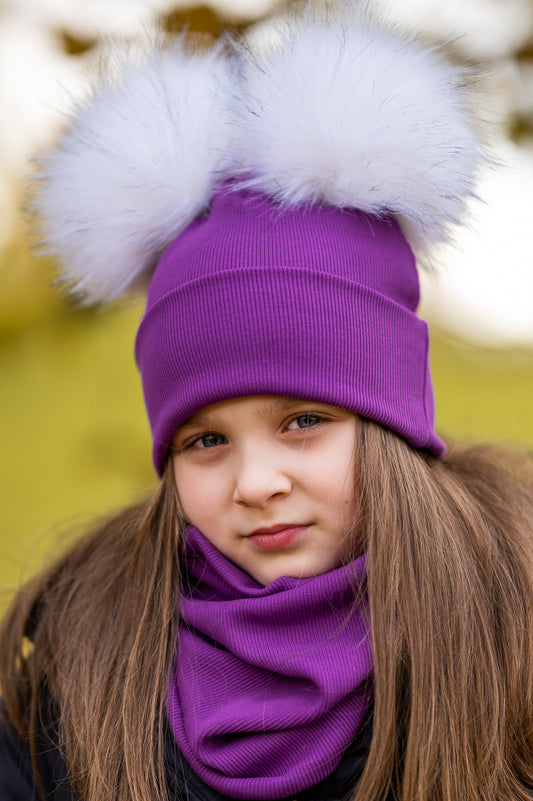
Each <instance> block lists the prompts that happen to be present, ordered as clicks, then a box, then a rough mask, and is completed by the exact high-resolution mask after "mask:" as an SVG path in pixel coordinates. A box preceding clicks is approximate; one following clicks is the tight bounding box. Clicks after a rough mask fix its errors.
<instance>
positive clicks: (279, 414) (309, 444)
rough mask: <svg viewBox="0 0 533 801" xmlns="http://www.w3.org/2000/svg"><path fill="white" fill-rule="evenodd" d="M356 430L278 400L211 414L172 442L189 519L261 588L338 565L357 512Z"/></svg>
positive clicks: (348, 419)
mask: <svg viewBox="0 0 533 801" xmlns="http://www.w3.org/2000/svg"><path fill="white" fill-rule="evenodd" d="M356 426H357V418H356V416H355V415H354V414H351V413H350V412H346V411H344V410H343V409H339V408H337V407H336V406H326V405H325V404H323V403H314V402H312V401H300V400H293V399H290V398H282V397H277V396H276V397H272V396H257V397H249V398H238V399H236V400H228V401H223V402H222V403H216V404H214V405H213V406H208V407H207V408H206V409H203V410H202V411H201V412H199V413H198V414H195V415H194V416H193V417H191V418H190V419H189V420H188V421H187V422H186V423H185V424H184V425H183V426H182V427H181V428H180V430H179V431H178V433H177V434H176V436H175V438H174V443H173V451H174V456H173V460H174V475H175V479H176V485H177V487H178V494H179V498H180V503H181V506H182V509H183V512H184V514H185V516H186V518H187V520H189V522H190V523H192V524H193V525H194V526H196V528H198V529H199V530H200V531H201V532H202V533H203V534H204V536H205V537H207V539H208V540H210V541H211V542H212V544H213V545H215V546H216V548H218V550H219V551H221V552H222V553H223V554H224V555H225V556H226V557H227V558H228V559H231V561H232V562H234V563H235V564H236V565H238V566H239V567H241V568H243V570H246V571H247V572H248V573H249V574H250V575H251V576H253V577H254V578H255V579H256V580H257V581H258V582H260V583H261V584H270V583H271V582H272V581H274V580H275V579H277V578H279V577H280V576H294V577H308V576H315V575H318V574H319V573H324V572H325V571H327V570H331V569H333V568H335V567H338V566H339V565H340V564H341V563H342V562H343V559H344V556H345V554H346V552H347V538H348V534H349V532H350V531H351V529H352V527H353V521H354V518H355V513H356V496H355V478H354V468H353V454H354V448H355V432H356ZM263 530H264V531H263Z"/></svg>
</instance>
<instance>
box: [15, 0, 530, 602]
mask: <svg viewBox="0 0 533 801" xmlns="http://www.w3.org/2000/svg"><path fill="white" fill-rule="evenodd" d="M300 5H302V4H300ZM165 22H166V27H167V29H168V30H169V31H173V30H177V29H181V28H182V27H183V25H187V26H188V28H189V31H190V32H192V33H195V32H196V33H198V34H200V35H202V36H205V35H209V36H212V35H216V33H217V32H218V27H219V26H220V19H219V17H217V15H216V14H214V13H213V11H211V10H208V9H205V8H204V9H200V10H193V11H191V12H189V13H188V14H187V13H183V14H182V13H181V12H179V13H178V12H177V11H176V12H172V13H170V12H169V14H168V15H167V18H166V20H165ZM242 25H243V26H244V22H242ZM59 33H60V34H61V37H62V39H61V41H62V43H63V47H64V48H65V51H66V52H67V54H68V55H69V57H70V56H72V58H77V57H78V56H79V54H80V53H81V54H83V53H84V52H86V51H87V50H88V49H90V48H92V47H94V46H95V41H96V38H95V37H93V38H91V37H90V36H89V37H88V38H87V41H82V40H81V39H80V37H79V36H78V35H74V34H73V33H72V31H70V32H69V31H68V30H67V31H65V30H62V31H59V32H58V35H59ZM58 41H59V40H58ZM520 58H521V59H526V60H527V59H529V60H530V61H531V63H532V64H533V47H529V49H528V47H527V46H522V45H521V50H520V51H518V50H517V54H516V59H520ZM517 63H518V61H517ZM526 112H527V113H526ZM528 114H529V112H528V111H527V108H526V111H524V107H523V106H521V107H520V108H518V109H517V111H516V114H515V115H514V116H513V117H512V118H510V121H509V124H508V131H507V135H508V136H509V137H510V138H511V139H514V141H518V140H520V141H521V142H524V143H525V144H526V145H527V144H528V142H529V144H530V143H531V133H532V118H531V117H530V116H528ZM532 207H533V203H532ZM526 256H527V258H528V259H529V260H531V255H530V253H528V254H526ZM0 280H1V286H2V292H1V293H0V382H1V392H0V428H1V431H0V436H1V442H2V450H3V453H2V459H1V463H0V486H1V493H2V494H1V503H0V611H1V609H2V607H3V606H5V604H6V603H7V601H8V599H9V597H10V596H11V594H12V593H13V591H14V589H15V588H16V587H17V586H19V585H20V583H21V581H23V580H24V579H25V578H27V577H29V576H30V575H31V574H32V573H33V572H34V571H35V570H37V569H38V568H39V567H40V566H41V565H42V564H43V563H44V562H46V561H47V560H48V559H50V558H52V557H53V556H54V555H55V554H56V553H57V552H58V551H59V550H60V549H61V548H62V547H64V546H65V544H66V543H67V542H68V541H69V539H70V538H71V537H72V536H73V532H76V531H79V530H80V529H81V528H83V526H85V525H86V524H87V523H88V522H89V521H90V520H91V519H93V518H94V517H96V516H100V515H103V514H106V513H108V512H110V511H111V510H113V509H116V508H118V507H121V506H124V505H126V504H128V503H130V502H131V501H132V500H135V499H138V498H141V497H143V496H145V495H146V494H147V493H149V492H150V491H151V489H152V488H153V487H154V486H155V482H156V477H155V473H154V471H153V468H152V465H151V457H150V436H149V429H148V424H147V421H146V419H145V413H144V406H143V400H142V394H141V386H140V380H139V377H138V374H137V371H136V367H135V365H134V360H133V341H134V336H135V331H136V327H137V324H138V321H139V319H140V316H141V314H142V300H140V299H138V300H132V301H128V302H125V303H123V304H118V305H114V306H112V307H110V308H107V309H105V310H101V309H80V308H76V307H74V305H73V304H72V303H71V302H70V301H68V300H67V298H66V297H65V295H64V294H61V293H60V292H57V291H54V290H53V289H52V288H51V285H52V284H53V282H54V280H55V273H54V268H53V265H51V264H50V263H49V262H48V261H46V260H45V259H42V258H40V259H36V258H35V253H32V251H31V248H30V245H29V241H28V236H27V233H26V231H25V230H24V228H23V227H22V226H21V224H20V223H17V227H16V228H15V230H14V231H13V232H11V235H10V236H9V238H8V240H7V244H6V245H5V246H4V247H3V248H0ZM432 343H433V344H432V365H433V375H434V382H435V389H436V396H437V426H438V429H439V431H440V433H441V434H442V435H443V436H444V438H445V439H449V438H451V439H459V440H469V441H496V442H499V443H504V444H509V445H511V446H512V447H520V448H524V447H525V448H533V415H532V406H533V404H532V398H533V347H532V346H531V345H529V344H524V345H523V346H516V347H513V348H504V347H483V346H481V345H475V344H472V343H469V342H466V341H462V340H461V339H460V338H458V336H457V335H456V334H451V333H450V332H449V331H445V330H443V329H438V328H437V327H435V326H432Z"/></svg>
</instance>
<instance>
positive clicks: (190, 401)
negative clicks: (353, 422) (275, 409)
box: [136, 185, 444, 475]
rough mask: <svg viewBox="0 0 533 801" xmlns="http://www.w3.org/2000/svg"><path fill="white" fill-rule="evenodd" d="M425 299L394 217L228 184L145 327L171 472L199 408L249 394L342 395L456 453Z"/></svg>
mask: <svg viewBox="0 0 533 801" xmlns="http://www.w3.org/2000/svg"><path fill="white" fill-rule="evenodd" d="M418 302H419V283H418V275H417V271H416V265H415V259H414V256H413V253H412V251H411V249H410V247H409V245H408V243H407V241H406V239H405V238H404V236H403V234H402V232H401V230H400V228H399V226H398V224H397V222H396V221H395V220H394V219H393V218H391V217H390V218H389V217H385V218H376V217H371V216H369V215H367V214H364V213H363V212H361V211H356V210H349V209H338V208H332V207H327V206H321V205H313V206H305V207H298V208H294V209H280V207H279V206H278V205H276V204H275V203H274V202H273V201H272V200H270V199H269V198H266V197H264V196H262V195H258V194H256V193H253V192H251V191H249V190H244V189H238V190H235V188H234V187H233V186H231V185H229V186H228V185H222V186H221V187H219V189H218V191H217V192H216V193H215V195H214V197H213V201H212V205H211V209H210V212H209V214H207V215H203V216H201V217H198V218H197V219H196V220H195V221H194V222H193V223H192V224H191V225H190V226H189V227H188V228H187V229H186V230H185V231H184V232H183V233H182V234H180V236H178V237H177V239H176V240H175V241H174V242H173V243H172V244H171V245H170V246H169V247H168V248H167V250H166V251H165V253H164V254H163V255H162V257H161V259H160V261H159V264H158V266H157V268H156V271H155V273H154V276H153V278H152V281H151V284H150V289H149V294H148V301H147V306H146V312H145V315H144V318H143V320H142V322H141V325H140V327H139V331H138V333H137V341H136V357H137V363H138V365H139V368H140V371H141V374H142V380H143V388H144V396H145V402H146V407H147V410H148V416H149V418H150V423H151V427H152V433H153V457H154V463H155V466H156V469H157V471H158V473H159V474H160V475H161V474H162V470H163V465H164V461H165V458H166V455H167V452H168V448H169V445H170V443H171V441H172V438H173V436H174V434H175V433H176V431H177V429H178V428H179V426H180V425H181V424H182V423H183V422H185V420H186V419H187V418H188V417H190V416H191V415H192V414H194V413H195V412H197V411H198V410H199V409H202V408H204V407H205V406H208V405H210V404H212V403H216V402H217V401H220V400H226V399H228V398H237V397H244V396H247V395H287V396H292V397H297V398H298V397H299V398H304V399H308V400H316V401H321V402H324V403H330V404H333V405H335V406H340V407H343V408H345V409H348V410H350V411H353V412H355V413H357V414H360V415H363V416H364V417H368V418H370V419H372V420H375V421H377V422H379V423H382V424H383V425H385V426H387V427H388V428H390V429H392V430H393V431H396V432H397V433H398V434H400V435H401V436H403V437H404V438H405V439H406V440H407V441H408V442H410V443H411V444H412V445H413V446H415V447H417V448H427V449H428V450H430V451H432V452H433V453H434V454H435V455H437V456H439V457H441V456H443V455H444V444H443V443H442V441H441V440H440V439H439V438H438V437H437V435H436V434H435V431H434V401H433V390H432V385H431V376H430V371H429V337H428V330H427V326H426V324H425V323H424V322H423V321H422V320H420V319H419V318H418V317H417V316H416V313H415V312H416V309H417V306H418Z"/></svg>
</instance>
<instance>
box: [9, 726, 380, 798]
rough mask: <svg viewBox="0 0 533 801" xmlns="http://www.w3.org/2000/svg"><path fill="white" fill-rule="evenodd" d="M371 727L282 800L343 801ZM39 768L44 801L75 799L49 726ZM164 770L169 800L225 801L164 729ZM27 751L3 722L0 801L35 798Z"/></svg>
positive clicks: (361, 765)
mask: <svg viewBox="0 0 533 801" xmlns="http://www.w3.org/2000/svg"><path fill="white" fill-rule="evenodd" d="M371 737H372V727H371V723H370V721H367V723H366V724H365V725H364V726H363V727H362V728H361V730H360V732H359V734H358V736H357V738H356V739H355V740H354V742H353V743H352V745H351V746H350V747H349V748H348V750H347V751H346V754H345V755H344V757H343V759H342V761H341V763H340V765H339V766H338V768H337V769H336V770H335V771H334V772H333V773H332V774H331V775H330V776H328V777H327V778H326V779H324V780H323V781H321V782H320V783H319V784H316V785H314V786H313V787H310V788H309V789H308V790H305V791H304V792H302V793H299V794H298V795H297V796H291V797H290V798H289V799H286V801H292V799H295V801H348V799H349V798H350V795H351V793H352V790H353V787H354V785H355V783H356V781H357V779H358V778H359V776H360V775H361V772H362V770H363V768H364V765H365V762H366V758H367V755H368V750H369V748H370V740H371ZM38 765H39V772H40V775H41V778H42V781H43V784H44V791H45V793H46V801H80V799H79V796H78V795H77V794H76V793H75V792H74V790H73V788H72V785H71V783H70V781H69V777H68V773H67V768H66V765H65V761H64V759H63V756H62V754H61V750H60V749H59V746H58V742H57V731H56V729H55V728H54V726H52V725H48V726H43V729H42V731H41V736H40V742H39V756H38ZM165 768H166V775H167V781H168V787H169V790H170V797H171V798H172V800H173V801H182V800H183V801H229V799H228V797H227V796H225V795H220V793H218V792H216V791H215V790H213V789H212V788H210V787H208V786H207V785H206V784H205V783H204V782H203V781H202V780H201V779H200V778H199V777H198V776H197V775H196V774H195V773H194V772H193V771H192V770H191V768H190V767H189V765H188V764H187V763H186V762H185V760H184V759H183V757H182V756H181V754H180V752H179V751H178V749H177V747H176V744H175V741H174V739H173V737H172V734H171V733H170V730H169V732H168V737H167V745H166V754H165ZM38 799H39V794H38V792H37V786H36V782H35V779H34V775H33V770H32V766H31V760H30V755H29V752H28V749H27V747H26V746H25V744H24V743H21V742H20V739H19V738H18V737H17V736H16V735H15V733H14V732H13V731H11V729H10V727H9V725H6V724H2V725H0V801H38Z"/></svg>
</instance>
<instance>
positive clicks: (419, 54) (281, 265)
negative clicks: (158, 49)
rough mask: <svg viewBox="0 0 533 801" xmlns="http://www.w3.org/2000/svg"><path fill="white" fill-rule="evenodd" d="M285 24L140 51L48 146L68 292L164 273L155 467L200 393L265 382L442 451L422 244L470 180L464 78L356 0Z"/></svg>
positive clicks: (473, 148) (156, 320) (52, 235)
mask: <svg viewBox="0 0 533 801" xmlns="http://www.w3.org/2000/svg"><path fill="white" fill-rule="evenodd" d="M276 33H277V41H276V46H275V47H274V48H272V49H271V50H270V51H268V52H267V51H266V50H264V49H263V50H262V51H261V53H260V54H259V55H258V54H254V53H252V52H251V51H243V52H240V53H239V54H238V55H236V56H228V55H226V53H225V50H224V49H223V48H222V47H221V46H219V47H216V48H215V49H214V50H213V51H211V52H210V53H208V54H203V55H200V54H194V53H189V52H187V51H186V49H185V48H184V47H183V45H182V44H181V45H180V47H179V48H177V49H174V50H172V51H170V52H167V53H164V54H156V55H152V57H151V58H150V59H149V61H148V62H147V63H146V64H145V65H144V66H142V67H135V68H133V67H131V68H126V69H125V72H124V76H123V81H122V85H121V86H120V87H119V88H117V87H116V86H114V87H103V88H102V89H101V91H100V94H99V95H98V96H97V98H96V100H95V101H93V103H92V104H91V105H90V106H89V107H87V108H86V109H85V110H83V111H82V112H81V113H80V115H79V119H78V122H77V125H76V127H75V128H74V129H73V130H72V131H71V132H70V133H69V134H67V135H66V137H65V138H64V140H63V142H62V144H61V145H60V147H59V149H58V150H57V151H55V152H53V153H52V154H50V155H48V156H47V157H46V159H45V160H44V162H43V177H44V179H45V184H44V189H43V192H42V195H41V198H40V201H39V211H40V213H41V216H42V217H43V219H44V224H45V229H46V235H47V243H48V246H49V249H50V250H52V251H53V252H54V253H58V254H60V255H61V257H62V259H63V263H64V273H65V278H66V279H67V280H69V281H71V282H72V283H73V285H74V288H75V290H77V291H79V292H82V293H83V294H85V295H86V296H87V297H88V298H89V299H90V300H102V299H109V298H112V297H114V296H116V295H119V294H121V293H122V292H124V291H126V290H127V289H129V288H131V287H132V286H135V285H138V284H139V282H140V281H142V280H143V279H145V280H146V279H148V280H149V289H148V300H147V306H146V312H145V315H144V317H143V320H142V322H141V325H140V327H139V331H138V334H137V341H136V357H137V363H138V365H139V369H140V372H141V375H142V380H143V388H144V395H145V401H146V406H147V410H148V415H149V418H150V422H151V426H152V432H153V441H154V447H153V456H154V463H155V466H156V469H157V471H158V473H159V474H161V473H162V470H163V465H164V462H165V458H166V455H167V453H168V448H169V445H170V443H171V441H172V438H173V436H174V434H175V432H176V430H177V429H178V428H179V426H180V425H181V424H182V423H183V422H184V421H185V420H186V419H187V418H188V417H190V416H191V415H192V414H193V413H194V412H196V411H198V410H199V409H201V408H203V407H205V406H208V405H209V404H212V403H216V402H217V401H221V400H224V399H228V398H236V397H243V396H249V395H258V394H261V395H267V394H271V395H274V394H275V395H287V396H292V397H299V398H305V399H310V400H316V401H321V402H324V403H329V404H333V405H336V406H340V407H343V408H346V409H348V410H350V411H353V412H355V413H357V414H360V415H362V416H365V417H368V418H370V419H372V420H375V421H377V422H379V423H381V424H383V425H384V426H387V427H388V428H390V429H391V430H393V431H395V432H397V433H398V434H400V435H401V436H402V437H404V438H405V439H406V440H407V441H408V442H409V443H411V444H412V445H413V446H414V447H416V448H424V449H427V450H429V451H431V452H432V453H434V454H435V455H436V456H437V457H442V456H443V455H444V444H443V443H442V441H441V440H440V439H439V438H438V437H437V435H436V434H435V431H434V399H433V389H432V385H431V376H430V369H429V358H428V353H429V339H428V331H427V326H426V324H425V323H424V322H423V321H421V320H420V319H419V318H418V317H417V316H416V310H417V307H418V303H419V294H420V293H419V280H418V274H417V270H416V264H415V256H414V252H413V250H415V251H416V252H417V255H422V257H424V258H425V259H427V257H428V252H429V249H430V248H431V246H433V245H434V244H436V243H439V242H442V241H444V240H446V238H447V237H448V235H449V228H450V226H451V225H453V224H456V223H458V222H460V221H461V220H462V218H463V216H464V209H465V200H466V198H467V197H468V196H469V195H470V194H471V193H472V181H473V174H474V171H475V168H476V167H477V164H478V161H479V154H478V147H477V142H476V137H475V135H474V134H473V132H472V129H471V127H470V125H469V120H468V117H467V115H466V113H465V109H464V105H465V104H464V100H463V94H462V89H461V88H460V84H461V81H462V76H460V75H458V74H457V71H456V70H455V68H452V67H449V66H446V65H444V64H442V63H441V62H440V60H439V59H438V57H437V56H436V55H435V53H434V52H430V51H426V50H424V49H422V48H420V47H419V46H418V45H417V44H415V43H413V42H405V41H404V40H403V39H401V38H400V37H399V36H398V35H397V34H396V33H395V32H393V31H391V30H389V29H386V28H383V27H380V26H378V25H376V24H375V23H372V22H369V21H364V20H362V19H361V17H360V16H359V15H358V14H355V13H350V14H349V15H348V14H344V15H342V16H341V17H340V18H337V19H336V20H329V21H328V22H323V21H315V20H312V19H309V18H307V19H306V20H305V21H303V22H300V23H297V24H296V23H294V24H291V25H290V26H288V27H286V28H285V29H281V28H280V27H278V28H277V29H276ZM154 268H155V269H154Z"/></svg>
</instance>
